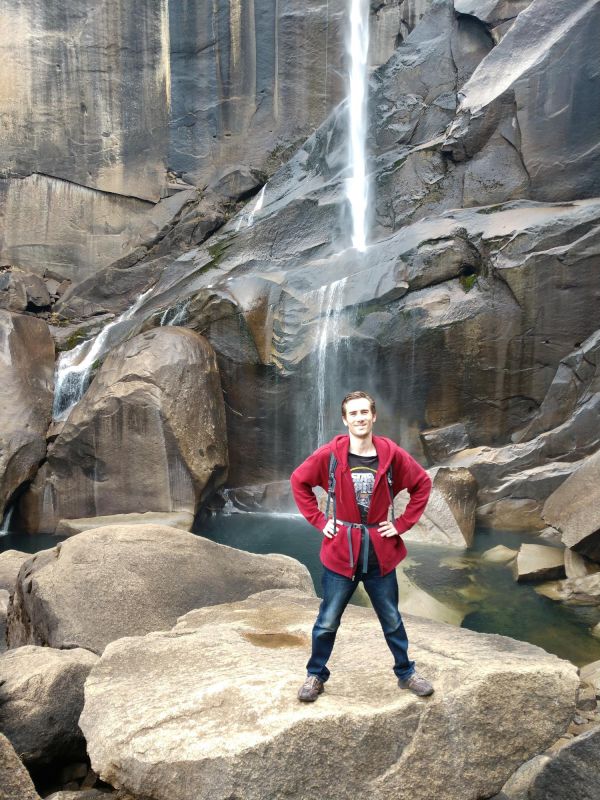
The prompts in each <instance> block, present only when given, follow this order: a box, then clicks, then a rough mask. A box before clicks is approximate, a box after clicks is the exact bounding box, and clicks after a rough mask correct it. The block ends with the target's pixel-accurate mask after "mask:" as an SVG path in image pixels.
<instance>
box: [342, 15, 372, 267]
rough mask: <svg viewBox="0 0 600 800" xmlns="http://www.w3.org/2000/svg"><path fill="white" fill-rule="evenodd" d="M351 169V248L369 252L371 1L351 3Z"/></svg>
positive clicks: (349, 198)
mask: <svg viewBox="0 0 600 800" xmlns="http://www.w3.org/2000/svg"><path fill="white" fill-rule="evenodd" d="M350 1H351V9H350V42H349V47H350V52H349V56H350V93H349V98H348V99H349V126H350V132H349V133H350V135H349V137H348V138H349V153H348V157H349V166H350V177H349V178H348V180H347V181H346V196H347V197H348V201H349V203H350V208H351V211H352V246H353V247H355V248H356V249H357V250H359V251H360V252H364V251H365V250H366V249H367V230H366V228H367V205H368V185H367V169H366V155H365V150H366V138H367V64H368V55H369V8H370V3H369V2H368V0H350Z"/></svg>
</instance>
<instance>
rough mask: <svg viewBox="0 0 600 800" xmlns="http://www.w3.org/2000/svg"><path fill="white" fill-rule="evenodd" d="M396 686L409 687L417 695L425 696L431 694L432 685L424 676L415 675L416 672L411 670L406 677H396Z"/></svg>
mask: <svg viewBox="0 0 600 800" xmlns="http://www.w3.org/2000/svg"><path fill="white" fill-rule="evenodd" d="M398 686H399V687H400V688H401V689H410V691H411V692H414V693H415V694H416V695H418V696H419V697H427V696H428V695H430V694H433V686H432V685H431V684H430V683H429V681H427V680H425V678H422V677H421V676H420V675H417V673H416V672H413V674H412V675H410V676H409V677H408V678H398Z"/></svg>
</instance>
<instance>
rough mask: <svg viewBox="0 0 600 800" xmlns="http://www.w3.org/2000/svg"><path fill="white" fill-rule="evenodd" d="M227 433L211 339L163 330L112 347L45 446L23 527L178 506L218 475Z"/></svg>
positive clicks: (44, 527) (192, 508) (24, 503)
mask: <svg viewBox="0 0 600 800" xmlns="http://www.w3.org/2000/svg"><path fill="white" fill-rule="evenodd" d="M226 470H227V439H226V432H225V418H224V409H223V399H222V394H221V386H220V381H219V374H218V370H217V364H216V361H215V357H214V353H213V351H212V348H211V347H210V345H209V344H208V343H207V342H206V340H205V339H203V338H202V337H201V336H199V335H198V334H196V333H194V332H192V331H188V330H184V329H182V328H174V327H173V328H161V329H158V330H155V331H150V332H148V333H145V334H140V335H139V336H137V337H135V338H134V339H131V340H130V341H129V342H127V343H125V344H124V345H122V346H121V347H120V348H118V349H116V350H114V351H113V352H112V353H110V355H109V356H108V357H107V358H106V360H105V361H104V363H103V365H102V367H101V368H100V369H99V370H98V373H97V375H96V377H95V379H94V381H93V383H92V385H91V386H90V388H89V389H88V391H87V393H86V394H85V396H84V398H83V400H82V401H81V402H80V403H79V404H78V405H77V406H76V407H75V408H74V409H73V410H72V411H71V413H70V415H69V418H68V419H67V421H66V423H65V425H64V427H63V428H62V430H61V432H60V433H59V434H58V436H57V437H56V439H55V441H54V442H53V444H52V445H51V447H50V449H49V452H48V458H47V461H46V462H45V464H44V466H43V467H42V469H41V470H40V472H39V473H38V475H37V477H36V480H35V481H34V482H33V484H32V487H31V489H30V490H29V491H28V492H27V493H26V494H25V495H24V496H23V497H22V499H21V502H20V513H21V516H22V519H23V523H24V525H25V527H26V529H27V530H29V531H33V532H35V531H40V530H41V531H46V532H53V531H54V530H55V529H56V525H57V523H58V522H59V521H60V520H61V519H78V518H81V517H93V516H106V515H111V514H127V513H144V512H147V511H154V512H173V511H175V512H178V511H184V512H187V513H188V514H195V513H196V511H197V510H198V508H199V507H200V504H201V503H202V501H203V500H204V499H205V498H206V497H207V496H209V495H210V494H211V492H212V491H214V489H216V488H218V486H219V485H221V484H222V483H223V481H224V480H225V476H226Z"/></svg>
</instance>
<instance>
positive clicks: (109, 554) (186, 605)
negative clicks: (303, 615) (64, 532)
mask: <svg viewBox="0 0 600 800" xmlns="http://www.w3.org/2000/svg"><path fill="white" fill-rule="evenodd" d="M274 586H278V587H280V588H293V589H298V590H302V591H305V592H312V591H313V584H312V580H311V578H310V575H309V572H308V570H307V569H306V567H304V566H303V565H301V564H300V563H299V562H297V561H295V560H294V559H291V558H288V557H287V556H282V555H269V556H259V555H253V554H251V553H245V552H243V551H241V550H236V549H233V548H231V547H226V546H225V545H219V544H215V543H214V542H211V541H209V540H208V539H204V538H202V537H200V536H195V535H193V534H191V533H186V532H184V531H180V530H177V529H175V528H169V527H166V526H160V525H131V526H128V525H115V526H107V527H105V528H98V529H96V530H91V531H85V532H84V533H80V534H78V535H77V536H73V537H72V538H70V539H67V540H65V541H64V542H62V543H61V544H59V545H58V546H57V547H55V548H53V549H51V550H43V551H42V552H40V553H38V554H37V555H35V556H33V557H32V558H31V559H30V560H28V561H26V562H25V564H24V565H23V567H22V568H21V572H20V573H19V581H18V586H17V591H16V594H15V596H14V598H13V601H12V603H11V606H10V607H9V614H8V642H9V646H10V647H17V648H19V647H21V646H22V645H25V644H38V645H45V646H49V647H56V648H70V647H85V648H87V649H88V650H91V651H92V652H95V653H101V652H102V650H103V649H104V648H105V647H106V645H107V644H108V643H109V642H111V641H114V640H115V639H119V638H121V637H123V636H135V635H139V634H143V633H147V632H149V631H152V630H161V629H165V628H170V627H171V626H172V625H173V624H174V623H175V621H176V620H177V618H178V617H179V616H181V615H182V614H185V613H187V612H188V611H190V610H191V609H193V608H199V607H201V606H205V605H215V604H217V603H221V602H226V601H229V600H237V599H241V598H244V597H247V596H248V595H249V594H252V593H254V592H256V591H261V590H263V589H266V588H272V587H274ZM107 587H110V591H108V590H107Z"/></svg>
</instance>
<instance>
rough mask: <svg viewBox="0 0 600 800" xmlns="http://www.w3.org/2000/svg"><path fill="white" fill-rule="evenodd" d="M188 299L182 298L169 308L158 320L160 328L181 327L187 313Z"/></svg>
mask: <svg viewBox="0 0 600 800" xmlns="http://www.w3.org/2000/svg"><path fill="white" fill-rule="evenodd" d="M189 302H190V301H189V299H188V298H184V299H183V300H179V301H178V302H177V303H175V305H174V306H170V307H169V308H167V310H166V311H165V312H164V314H163V315H162V317H161V318H160V327H168V326H170V325H175V326H177V325H183V323H184V322H185V320H186V317H187V313H188V304H189Z"/></svg>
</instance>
